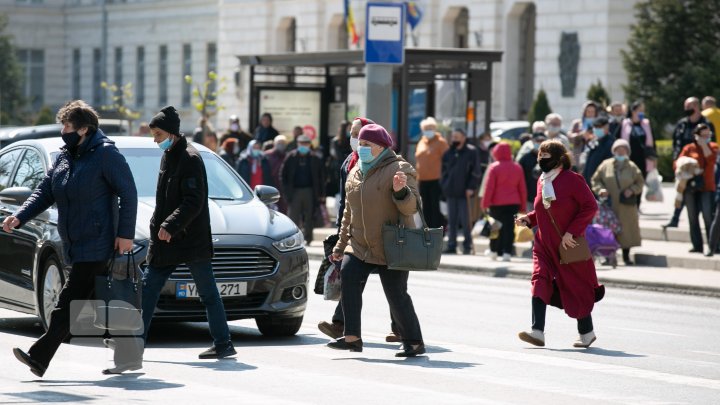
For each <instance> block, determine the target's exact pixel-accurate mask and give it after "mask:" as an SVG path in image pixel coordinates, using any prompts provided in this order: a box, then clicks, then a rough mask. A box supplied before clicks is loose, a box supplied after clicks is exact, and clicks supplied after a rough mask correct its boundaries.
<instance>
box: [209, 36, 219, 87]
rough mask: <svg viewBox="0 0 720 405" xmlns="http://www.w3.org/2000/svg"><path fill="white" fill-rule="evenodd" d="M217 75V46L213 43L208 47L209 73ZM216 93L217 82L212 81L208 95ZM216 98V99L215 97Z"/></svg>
mask: <svg viewBox="0 0 720 405" xmlns="http://www.w3.org/2000/svg"><path fill="white" fill-rule="evenodd" d="M210 72H215V73H217V44H215V43H214V42H211V43H209V44H208V45H207V73H208V74H209V73H210ZM214 92H215V82H214V81H210V85H209V86H208V93H210V94H212V93H214ZM213 98H214V97H213Z"/></svg>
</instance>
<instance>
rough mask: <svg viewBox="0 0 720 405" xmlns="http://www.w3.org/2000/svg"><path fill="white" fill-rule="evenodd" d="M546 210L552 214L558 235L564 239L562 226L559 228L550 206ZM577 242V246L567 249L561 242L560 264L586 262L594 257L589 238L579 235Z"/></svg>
mask: <svg viewBox="0 0 720 405" xmlns="http://www.w3.org/2000/svg"><path fill="white" fill-rule="evenodd" d="M545 211H547V213H548V215H549V216H550V221H551V222H552V224H553V226H554V227H555V230H556V231H557V233H558V236H560V239H561V240H562V237H563V235H562V232H560V228H558V226H557V223H556V222H555V218H553V215H552V212H550V209H549V208H546V209H545ZM575 242H577V246H575V247H572V248H567V249H565V248H564V247H563V246H562V242H560V246H558V250H559V251H560V264H572V263H577V262H584V261H586V260H590V259H591V258H592V253H590V247H589V246H588V243H587V240H586V239H585V237H584V236H577V237H576V238H575Z"/></svg>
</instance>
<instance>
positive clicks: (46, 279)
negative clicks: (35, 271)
mask: <svg viewBox="0 0 720 405" xmlns="http://www.w3.org/2000/svg"><path fill="white" fill-rule="evenodd" d="M59 263H60V261H59V260H58V259H57V257H56V256H55V255H51V256H50V257H48V258H47V259H46V260H45V262H44V263H43V267H42V269H43V271H42V273H41V277H40V284H39V287H40V288H39V289H38V305H39V306H40V308H39V311H38V312H40V320H41V322H42V326H43V328H44V329H45V330H47V329H48V325H50V314H51V313H52V311H53V309H55V304H57V302H58V299H59V298H60V290H62V287H63V285H64V284H65V275H64V274H63V272H62V270H61V268H60V264H59Z"/></svg>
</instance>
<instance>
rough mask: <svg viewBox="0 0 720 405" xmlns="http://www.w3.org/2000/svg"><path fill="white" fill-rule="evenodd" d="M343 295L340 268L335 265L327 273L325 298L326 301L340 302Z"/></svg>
mask: <svg viewBox="0 0 720 405" xmlns="http://www.w3.org/2000/svg"><path fill="white" fill-rule="evenodd" d="M341 293H342V284H341V281H340V266H339V265H338V264H334V263H333V266H332V267H331V268H330V269H329V270H328V271H327V272H325V291H323V298H324V299H325V301H340V295H341Z"/></svg>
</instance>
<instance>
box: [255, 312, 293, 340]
mask: <svg viewBox="0 0 720 405" xmlns="http://www.w3.org/2000/svg"><path fill="white" fill-rule="evenodd" d="M302 321H303V317H302V316H298V317H296V318H273V317H272V316H268V317H262V318H255V323H256V324H257V327H258V329H259V330H260V333H262V334H263V335H265V336H267V337H287V336H294V335H295V334H296V333H298V331H299V330H300V326H301V325H302Z"/></svg>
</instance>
